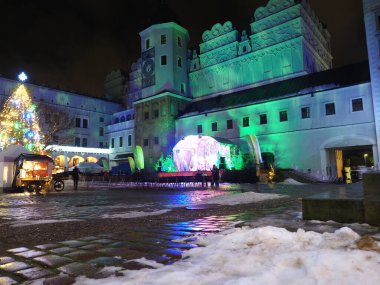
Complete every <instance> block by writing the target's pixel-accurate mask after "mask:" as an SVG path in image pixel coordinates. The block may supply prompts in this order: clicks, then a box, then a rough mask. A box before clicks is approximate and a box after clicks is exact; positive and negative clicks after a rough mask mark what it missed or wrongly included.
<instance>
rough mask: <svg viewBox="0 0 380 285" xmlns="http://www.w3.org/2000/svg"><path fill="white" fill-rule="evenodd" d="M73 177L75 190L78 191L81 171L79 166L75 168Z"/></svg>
mask: <svg viewBox="0 0 380 285" xmlns="http://www.w3.org/2000/svg"><path fill="white" fill-rule="evenodd" d="M71 176H72V177H73V181H74V190H77V189H78V182H79V169H78V167H77V166H75V167H74V169H73V172H72V174H71Z"/></svg>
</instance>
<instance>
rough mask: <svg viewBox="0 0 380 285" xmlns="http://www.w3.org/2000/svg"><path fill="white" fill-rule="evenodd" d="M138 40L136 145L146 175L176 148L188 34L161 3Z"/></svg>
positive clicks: (184, 94)
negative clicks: (139, 42)
mask: <svg viewBox="0 0 380 285" xmlns="http://www.w3.org/2000/svg"><path fill="white" fill-rule="evenodd" d="M140 37H141V65H140V66H141V77H140V78H141V91H140V93H139V98H138V99H137V100H135V102H134V108H135V143H136V145H140V146H141V147H142V148H143V151H144V158H145V159H144V160H145V171H147V172H153V171H154V165H155V164H156V162H157V161H158V159H159V158H160V156H161V155H162V154H164V155H170V154H171V151H172V149H173V147H174V145H175V143H176V142H175V120H176V118H177V116H178V114H179V112H180V111H181V110H183V109H184V108H185V106H186V105H187V103H188V102H190V100H191V99H190V97H189V96H190V92H189V89H188V86H189V84H188V73H187V70H188V67H187V53H188V50H187V47H188V42H189V34H188V31H187V30H186V29H185V28H183V27H182V26H180V25H179V24H178V19H177V17H176V16H175V14H174V13H173V12H172V11H171V9H170V7H169V5H168V4H167V2H166V1H161V4H160V6H159V9H158V11H157V13H156V14H155V15H154V16H153V17H152V19H151V23H150V24H149V26H148V27H147V28H146V29H144V30H143V31H142V32H140Z"/></svg>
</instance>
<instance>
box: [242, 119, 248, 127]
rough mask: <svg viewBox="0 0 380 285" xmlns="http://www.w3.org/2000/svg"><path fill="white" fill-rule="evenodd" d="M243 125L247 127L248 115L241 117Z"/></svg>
mask: <svg viewBox="0 0 380 285" xmlns="http://www.w3.org/2000/svg"><path fill="white" fill-rule="evenodd" d="M243 127H249V117H244V118H243Z"/></svg>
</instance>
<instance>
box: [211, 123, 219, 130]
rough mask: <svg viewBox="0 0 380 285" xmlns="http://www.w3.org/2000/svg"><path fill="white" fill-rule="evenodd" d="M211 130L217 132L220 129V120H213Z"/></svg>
mask: <svg viewBox="0 0 380 285" xmlns="http://www.w3.org/2000/svg"><path fill="white" fill-rule="evenodd" d="M211 131H212V132H217V131H218V122H212V123H211Z"/></svg>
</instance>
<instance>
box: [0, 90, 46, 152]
mask: <svg viewBox="0 0 380 285" xmlns="http://www.w3.org/2000/svg"><path fill="white" fill-rule="evenodd" d="M12 144H19V145H23V146H24V147H25V148H27V149H28V150H30V151H33V152H39V151H41V149H42V144H41V131H40V127H39V123H38V116H37V112H36V106H35V105H34V104H33V103H32V99H31V96H30V95H29V93H28V91H27V89H26V88H25V86H24V85H23V84H21V85H19V86H18V87H17V89H16V91H14V92H13V94H12V95H11V96H10V97H9V98H8V99H7V100H6V101H5V103H4V107H3V110H2V111H1V113H0V150H2V149H4V148H6V147H8V146H9V145H12Z"/></svg>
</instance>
